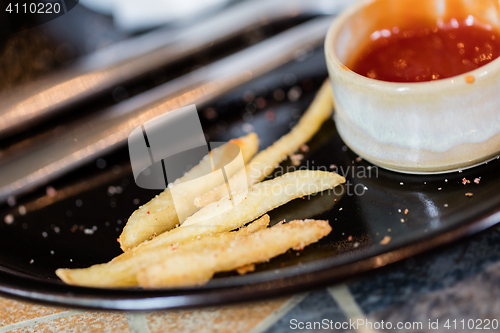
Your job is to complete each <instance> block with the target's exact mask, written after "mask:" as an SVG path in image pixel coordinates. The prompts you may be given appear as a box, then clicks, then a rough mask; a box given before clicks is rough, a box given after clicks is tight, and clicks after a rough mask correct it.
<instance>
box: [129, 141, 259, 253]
mask: <svg viewBox="0 0 500 333" xmlns="http://www.w3.org/2000/svg"><path fill="white" fill-rule="evenodd" d="M230 142H232V143H236V144H237V145H238V146H239V147H240V150H241V154H242V157H243V161H244V162H245V163H247V162H248V161H249V160H250V159H251V158H252V156H253V155H255V153H256V152H257V150H258V148H259V139H258V137H257V135H256V134H255V133H250V134H248V135H246V136H244V137H241V138H238V139H234V140H231V141H230ZM228 149H229V148H228V145H223V146H220V147H218V148H215V149H213V150H212V152H211V153H210V154H209V155H206V156H205V157H204V158H203V159H202V160H201V162H200V163H199V164H198V165H197V166H195V167H194V168H192V169H191V170H190V171H188V172H187V173H186V174H185V175H184V176H183V177H181V178H180V179H179V180H178V181H176V182H177V183H179V182H180V183H185V182H189V181H190V180H195V179H197V178H200V177H201V176H204V174H203V172H205V171H206V170H207V168H208V169H212V166H214V169H220V167H222V166H226V167H225V168H224V170H225V171H226V174H227V176H228V177H230V175H234V174H235V173H236V172H238V171H239V169H240V168H239V165H238V164H236V163H229V162H231V160H228V159H229V158H230V157H231V156H232V154H229V153H228V152H227V150H228ZM228 163H229V164H228ZM223 182H224V178H223V177H222V174H221V175H218V174H213V175H208V176H205V177H204V178H203V181H202V182H196V183H194V184H191V186H190V185H189V183H188V184H187V186H188V187H187V188H183V193H184V197H183V198H182V209H183V214H184V215H187V216H189V215H191V214H193V213H194V212H196V211H197V210H198V208H197V207H196V206H195V205H194V204H193V201H194V198H196V197H197V196H199V195H201V194H203V193H205V192H207V191H209V190H211V189H213V188H214V187H216V186H218V185H220V184H222V183H223ZM189 186H190V187H189ZM226 193H227V190H226ZM178 208H179V207H178ZM181 222H183V221H179V219H178V217H177V211H176V207H175V205H174V200H173V198H172V193H171V189H170V188H167V189H166V190H165V191H163V192H162V193H161V194H159V195H158V196H156V197H155V198H154V199H152V200H151V201H149V202H148V203H146V204H145V205H143V206H142V207H140V208H139V209H137V210H136V211H135V212H134V213H133V214H132V215H131V216H130V218H129V220H128V222H127V224H126V225H125V228H124V229H123V232H122V234H121V235H120V238H119V242H120V246H121V248H122V250H123V251H128V250H129V249H131V248H133V247H135V246H137V245H139V244H140V243H142V242H143V241H145V240H148V239H150V238H152V237H154V236H156V235H158V234H161V233H163V232H165V231H167V230H170V229H172V228H174V227H175V226H176V225H178V224H179V223H181Z"/></svg>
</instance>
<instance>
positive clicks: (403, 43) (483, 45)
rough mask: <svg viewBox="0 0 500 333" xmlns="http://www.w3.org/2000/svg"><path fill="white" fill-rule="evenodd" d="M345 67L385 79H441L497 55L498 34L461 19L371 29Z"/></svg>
mask: <svg viewBox="0 0 500 333" xmlns="http://www.w3.org/2000/svg"><path fill="white" fill-rule="evenodd" d="M370 39H371V41H370V43H369V44H368V46H367V47H365V48H364V49H362V50H361V52H359V53H358V56H357V57H355V58H353V59H351V61H350V63H349V64H348V67H349V68H350V69H351V70H353V71H354V72H356V73H358V74H361V75H363V76H366V77H369V78H372V79H377V80H382V81H389V82H422V81H434V80H439V79H445V78H449V77H452V76H456V75H460V74H463V73H466V72H469V71H471V70H473V69H476V68H478V67H481V66H484V65H486V64H487V63H489V62H491V61H493V60H494V59H496V58H497V57H498V56H499V55H500V35H499V33H498V31H496V30H494V29H492V28H491V27H489V26H486V25H482V24H481V25H480V24H476V23H474V20H473V18H472V17H471V16H469V18H468V19H467V20H466V21H464V22H457V21H456V20H451V22H450V23H447V24H440V25H439V27H438V26H434V27H414V28H410V29H401V30H400V29H398V28H392V29H391V30H389V29H384V30H380V31H376V32H374V33H373V34H372V35H371V37H370Z"/></svg>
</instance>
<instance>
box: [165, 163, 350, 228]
mask: <svg viewBox="0 0 500 333" xmlns="http://www.w3.org/2000/svg"><path fill="white" fill-rule="evenodd" d="M344 182H345V178H344V177H342V176H340V175H338V174H336V173H334V172H327V171H318V170H299V171H295V172H289V173H286V174H284V175H283V176H281V177H277V178H274V179H271V180H268V181H265V182H262V183H258V184H255V185H253V186H252V187H250V188H249V189H248V192H247V193H246V192H242V193H237V194H235V195H233V197H232V199H231V198H228V197H226V198H223V199H221V200H220V201H218V202H214V203H211V204H210V205H208V206H205V207H204V208H203V209H201V210H199V211H198V212H196V213H195V214H193V215H192V216H190V217H189V218H188V219H186V221H184V223H183V224H182V225H181V226H180V228H179V229H180V230H182V229H185V228H190V229H191V228H194V229H200V228H205V229H210V231H211V232H224V231H228V230H232V229H235V228H238V227H240V226H241V225H243V224H245V223H247V222H249V221H251V220H252V219H254V218H256V217H258V216H260V215H262V214H264V213H266V212H268V211H270V210H272V209H274V208H276V207H279V206H281V205H284V204H285V203H287V202H289V201H291V200H293V199H296V198H300V197H304V196H308V195H310V194H313V193H317V192H322V191H324V190H326V189H331V188H333V187H335V186H337V185H339V184H341V183H344ZM231 206H232V209H231ZM165 237H168V235H165Z"/></svg>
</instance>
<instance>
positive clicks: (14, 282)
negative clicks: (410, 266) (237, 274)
mask: <svg viewBox="0 0 500 333" xmlns="http://www.w3.org/2000/svg"><path fill="white" fill-rule="evenodd" d="M492 199H493V200H491V203H495V202H497V201H498V200H497V199H496V198H492ZM491 203H490V202H488V203H485V206H489V207H494V206H495V205H491ZM460 220H461V221H460V222H458V223H457V224H455V225H453V226H452V227H450V228H448V229H446V230H440V232H437V233H436V234H432V233H430V234H427V235H425V236H426V237H423V238H425V239H420V240H416V241H414V242H413V243H409V244H405V245H402V246H398V247H394V248H390V247H389V248H388V250H387V251H383V250H380V251H378V253H377V254H376V255H371V256H370V255H368V254H367V255H366V256H365V257H363V258H361V259H359V260H357V261H351V262H349V261H348V262H347V263H344V264H341V265H330V266H328V267H321V268H319V269H316V270H314V271H311V272H309V273H306V274H299V275H291V276H286V277H282V278H278V279H273V280H269V281H262V282H257V283H250V284H247V285H243V286H231V287H222V288H194V289H179V290H156V291H148V290H142V289H135V290H123V289H122V290H120V289H96V288H83V287H73V286H66V285H56V286H54V285H50V284H48V283H45V285H46V288H45V289H46V290H43V291H41V290H40V288H37V290H33V289H32V288H30V283H31V284H32V283H33V281H29V280H24V279H20V278H19V277H14V278H13V277H12V276H9V274H8V273H5V272H0V281H1V284H0V294H2V295H4V296H7V297H10V298H15V299H19V300H24V301H25V300H28V301H31V302H35V303H40V304H49V305H55V306H64V307H68V306H69V307H75V308H84V309H94V310H108V311H109V310H118V311H123V310H127V311H152V310H165V309H184V308H192V307H206V306H215V305H223V304H231V303H238V302H248V301H256V300H263V299H267V298H273V297H279V296H285V295H290V294H293V293H300V292H306V291H310V290H313V289H318V288H322V287H326V286H328V285H332V284H334V283H336V282H339V281H341V280H342V279H345V278H347V277H350V276H352V275H355V274H359V273H362V272H366V271H369V270H373V269H377V268H380V267H383V266H386V265H389V264H392V263H395V262H397V261H400V260H403V259H406V258H409V257H411V256H414V255H417V254H420V253H423V252H425V251H428V250H431V249H434V248H437V247H439V246H442V245H445V244H449V243H451V242H454V241H457V240H459V239H462V238H464V237H467V236H470V235H473V234H476V233H478V232H481V231H484V230H486V229H488V228H490V227H492V226H494V225H495V224H497V223H499V222H500V207H499V208H495V209H489V210H488V211H486V212H485V211H484V210H483V211H481V212H479V211H478V210H476V211H475V212H473V213H472V212H471V213H470V214H469V216H465V217H463V216H462V218H461V219H460Z"/></svg>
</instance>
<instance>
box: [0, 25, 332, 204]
mask: <svg viewBox="0 0 500 333" xmlns="http://www.w3.org/2000/svg"><path fill="white" fill-rule="evenodd" d="M332 20H333V17H322V18H317V19H314V20H311V21H309V22H306V23H303V24H301V25H300V26H297V27H294V28H292V29H290V30H287V31H285V32H283V33H281V34H279V35H277V36H275V37H272V38H270V39H268V40H265V41H263V42H261V43H259V44H256V45H254V46H251V47H249V48H247V49H245V50H242V51H240V52H238V53H236V54H233V55H231V56H229V57H227V58H224V59H221V60H219V61H217V62H214V63H212V64H210V65H207V66H205V67H202V68H200V69H198V70H195V71H193V72H191V73H189V74H187V75H185V76H182V77H180V78H178V79H175V80H173V81H171V82H168V83H166V84H163V85H161V86H158V87H156V88H155V89H152V90H150V91H147V92H145V93H143V94H140V95H137V96H136V97H133V98H131V99H129V100H127V101H125V102H122V103H119V104H117V105H115V106H113V107H111V108H109V109H107V110H104V111H103V112H101V113H100V114H97V115H93V116H91V117H89V118H88V119H87V120H86V121H85V122H81V123H79V124H78V125H75V126H74V127H73V128H72V129H70V130H69V132H68V133H67V134H66V135H63V136H61V137H58V138H55V139H53V140H51V141H49V142H47V143H45V144H44V145H43V146H42V147H41V148H40V149H37V150H34V151H32V152H30V153H28V154H24V155H22V156H19V157H17V158H13V159H11V160H9V161H7V162H6V163H4V164H3V165H0V175H1V178H0V200H5V199H6V198H8V197H9V196H16V195H19V194H21V193H23V192H26V191H29V190H32V189H34V188H35V187H37V186H40V185H42V184H46V183H48V182H49V181H51V180H53V179H54V178H56V177H58V176H60V175H61V174H63V173H66V172H68V171H69V170H72V169H74V168H76V167H78V166H80V165H82V164H83V163H85V162H87V161H90V160H92V159H95V158H96V157H97V156H99V155H102V154H105V153H107V152H109V151H111V150H112V149H114V148H116V147H118V146H120V145H121V144H123V143H124V142H125V141H126V139H127V137H128V135H129V134H130V132H131V131H132V130H133V129H134V128H136V127H137V126H140V125H141V124H142V123H144V122H145V121H147V120H149V119H152V118H154V117H156V116H158V115H160V114H163V113H165V112H168V111H170V110H174V109H177V108H180V107H182V106H185V105H189V104H197V105H200V104H203V103H206V102H208V101H209V100H212V99H214V98H216V97H218V96H221V95H222V94H223V93H225V92H228V91H229V90H231V89H233V88H235V87H237V86H239V85H241V84H243V83H245V82H247V81H249V80H251V79H253V78H255V77H257V76H259V75H262V74H264V73H266V72H268V71H269V70H271V69H273V68H276V67H278V66H279V65H281V64H284V63H286V62H288V61H290V60H291V59H293V58H294V57H295V56H296V55H297V51H299V50H301V49H304V48H306V49H307V48H313V47H317V46H319V45H320V44H321V43H322V42H323V39H324V36H325V33H326V31H327V28H328V26H329V25H330V24H331V22H332Z"/></svg>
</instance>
